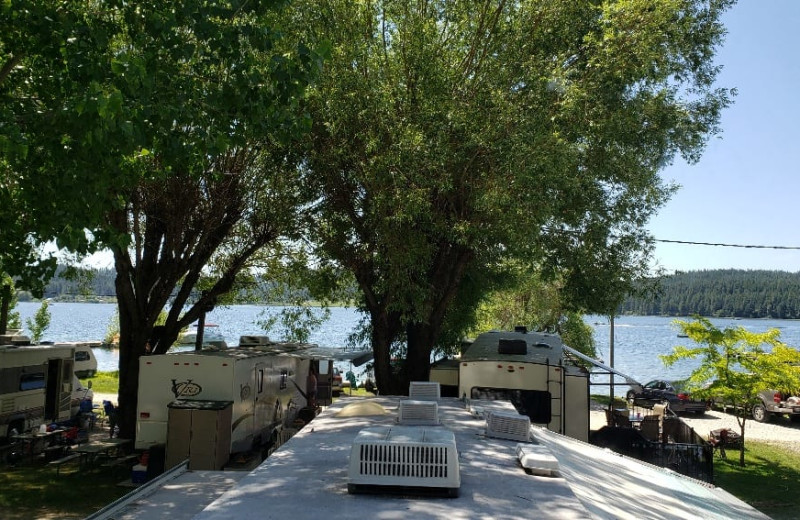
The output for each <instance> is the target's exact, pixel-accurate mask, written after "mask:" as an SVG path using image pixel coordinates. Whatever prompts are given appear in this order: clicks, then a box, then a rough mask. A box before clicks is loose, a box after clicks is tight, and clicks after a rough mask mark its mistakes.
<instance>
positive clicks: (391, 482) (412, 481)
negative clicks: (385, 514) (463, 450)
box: [347, 426, 461, 497]
mask: <svg viewBox="0 0 800 520" xmlns="http://www.w3.org/2000/svg"><path fill="white" fill-rule="evenodd" d="M460 487H461V476H460V473H459V467H458V451H457V450H456V439H455V435H453V432H451V431H449V430H445V429H442V428H421V427H409V426H392V427H387V426H379V427H374V428H367V429H364V430H361V431H360V432H359V433H358V435H357V436H356V439H355V441H353V446H352V448H351V450H350V466H349V469H348V473H347V491H348V492H349V493H369V492H382V493H386V492H400V493H403V494H424V495H430V494H443V495H445V496H448V497H456V496H458V490H459V488H460Z"/></svg>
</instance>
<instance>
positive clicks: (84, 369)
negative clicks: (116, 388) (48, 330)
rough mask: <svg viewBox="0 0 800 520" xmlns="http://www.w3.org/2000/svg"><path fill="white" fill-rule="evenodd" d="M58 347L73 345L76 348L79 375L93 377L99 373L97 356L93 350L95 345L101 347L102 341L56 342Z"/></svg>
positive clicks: (76, 366) (76, 373)
mask: <svg viewBox="0 0 800 520" xmlns="http://www.w3.org/2000/svg"><path fill="white" fill-rule="evenodd" d="M55 346H57V347H73V348H74V349H75V375H76V376H78V377H83V378H86V377H92V376H94V375H95V374H96V373H97V358H96V357H95V355H94V351H93V350H92V347H93V346H96V347H99V346H100V343H99V342H95V343H91V342H88V341H72V342H64V343H56V344H55Z"/></svg>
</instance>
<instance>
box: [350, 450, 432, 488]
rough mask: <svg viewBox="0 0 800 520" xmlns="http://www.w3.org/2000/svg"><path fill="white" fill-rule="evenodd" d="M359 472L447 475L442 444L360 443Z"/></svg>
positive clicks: (427, 475)
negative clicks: (398, 444)
mask: <svg viewBox="0 0 800 520" xmlns="http://www.w3.org/2000/svg"><path fill="white" fill-rule="evenodd" d="M360 450H361V451H360V453H359V461H360V467H359V473H360V474H361V475H373V476H377V477H411V478H425V479H446V478H447V471H448V466H447V448H446V447H445V446H390V445H389V446H387V445H383V446H382V445H374V444H364V445H362V446H361V447H360Z"/></svg>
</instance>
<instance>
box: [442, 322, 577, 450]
mask: <svg viewBox="0 0 800 520" xmlns="http://www.w3.org/2000/svg"><path fill="white" fill-rule="evenodd" d="M565 349H566V347H565V346H564V345H563V344H562V342H561V338H560V337H559V336H558V335H556V334H545V333H538V332H527V331H524V330H522V329H520V330H516V331H513V332H511V331H490V332H485V333H483V334H480V335H479V336H478V337H477V338H475V341H474V342H472V344H471V345H469V346H468V347H467V348H466V350H465V351H464V352H463V353H462V354H461V357H460V359H458V360H442V361H437V362H436V363H434V364H433V365H432V366H431V372H430V380H431V381H436V382H439V384H440V385H442V393H443V394H444V393H445V392H447V391H448V390H450V391H451V392H453V393H455V388H456V387H457V388H458V390H457V394H456V395H457V396H458V397H462V398H465V399H498V400H507V401H511V402H512V403H513V404H514V406H515V407H516V408H517V410H518V411H519V412H520V413H522V414H525V415H527V416H528V417H530V419H531V422H532V423H535V424H541V425H545V426H547V428H548V429H550V430H552V431H555V432H558V433H562V434H564V435H568V436H570V437H572V438H575V439H579V440H582V441H588V438H589V372H588V371H587V370H586V369H584V368H582V367H580V366H578V365H576V364H574V363H572V361H571V360H570V359H569V358H568V357H566V356H565Z"/></svg>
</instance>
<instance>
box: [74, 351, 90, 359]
mask: <svg viewBox="0 0 800 520" xmlns="http://www.w3.org/2000/svg"><path fill="white" fill-rule="evenodd" d="M89 359H90V357H89V353H88V352H86V351H85V350H79V351H77V352H75V361H89Z"/></svg>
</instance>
